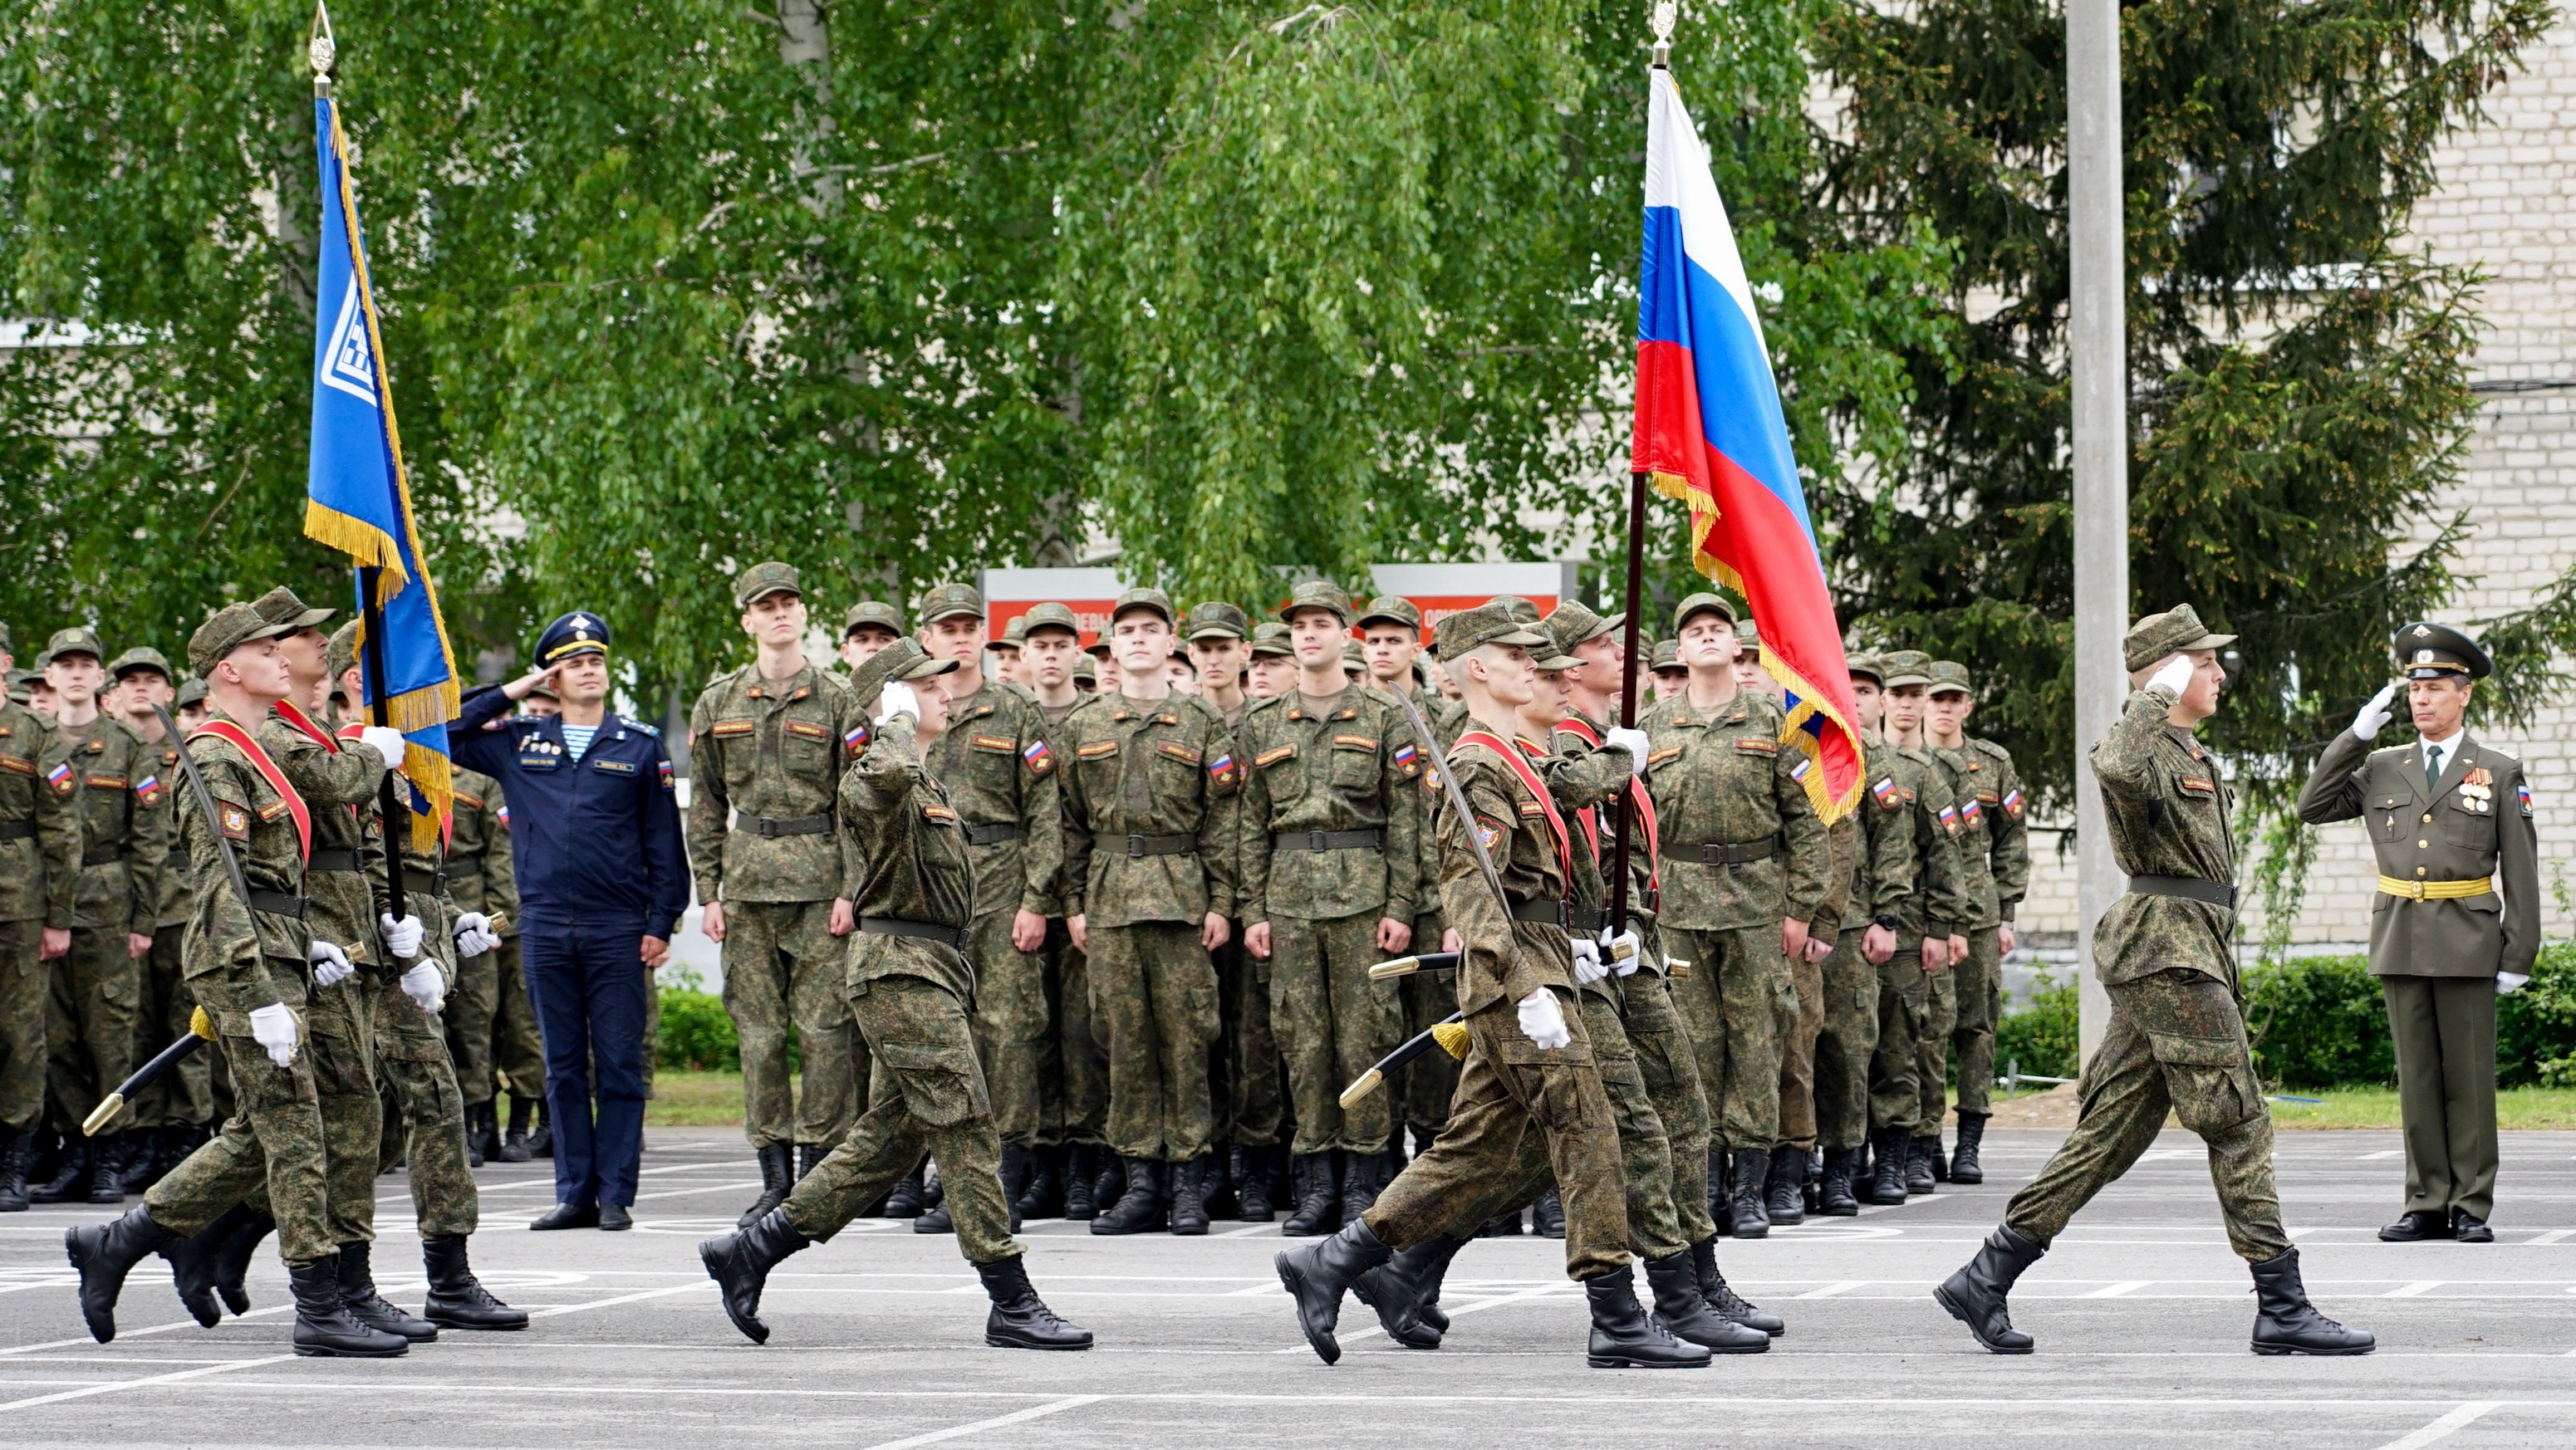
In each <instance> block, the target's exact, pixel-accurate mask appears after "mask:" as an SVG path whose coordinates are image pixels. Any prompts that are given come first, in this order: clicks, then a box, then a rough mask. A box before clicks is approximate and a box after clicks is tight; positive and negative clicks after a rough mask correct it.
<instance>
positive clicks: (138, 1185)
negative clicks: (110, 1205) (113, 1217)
mask: <svg viewBox="0 0 2576 1450" xmlns="http://www.w3.org/2000/svg"><path fill="white" fill-rule="evenodd" d="M116 1137H117V1149H116V1191H117V1196H118V1197H119V1198H120V1199H122V1198H124V1197H126V1196H128V1195H131V1194H137V1193H141V1192H142V1191H143V1190H145V1189H147V1188H150V1187H151V1186H152V1185H153V1184H154V1183H156V1182H159V1181H160V1178H161V1173H162V1166H163V1156H162V1149H161V1130H160V1129H159V1128H133V1129H129V1130H127V1131H125V1132H122V1133H119V1134H117V1135H116Z"/></svg>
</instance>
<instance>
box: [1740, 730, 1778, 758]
mask: <svg viewBox="0 0 2576 1450" xmlns="http://www.w3.org/2000/svg"><path fill="white" fill-rule="evenodd" d="M1735 748H1736V749H1738V750H1741V751H1743V752H1744V753H1745V754H1747V755H1777V754H1779V753H1780V742H1779V741H1777V740H1773V739H1770V738H1769V737H1767V736H1761V735H1738V736H1736V737H1735Z"/></svg>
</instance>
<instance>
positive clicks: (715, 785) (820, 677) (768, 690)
mask: <svg viewBox="0 0 2576 1450" xmlns="http://www.w3.org/2000/svg"><path fill="white" fill-rule="evenodd" d="M689 732H690V736H691V739H692V744H691V745H690V749H691V751H693V752H694V754H693V756H692V759H691V763H690V767H689V812H688V817H687V820H686V821H685V822H684V823H683V824H684V835H685V837H686V839H687V843H688V849H689V859H690V861H692V862H693V863H695V865H696V869H697V885H698V899H699V900H700V901H830V900H832V899H833V898H835V897H844V898H846V897H849V896H851V895H852V893H853V892H854V891H855V890H856V889H857V888H856V882H857V876H858V868H857V863H856V862H855V861H853V860H851V859H850V858H849V856H848V853H847V852H846V851H845V850H844V849H843V846H844V843H843V842H842V841H841V839H840V835H839V833H838V832H836V831H834V830H833V829H832V801H833V792H834V790H835V789H836V788H837V787H838V785H839V783H840V779H841V769H842V766H843V765H844V764H845V763H846V762H847V761H848V760H849V759H850V758H852V757H854V756H856V755H857V754H858V753H859V752H860V751H861V750H863V749H865V748H866V746H867V740H868V718H867V716H866V714H865V713H864V712H862V711H861V710H860V708H859V703H858V701H856V700H854V699H852V698H851V697H850V692H849V689H848V687H846V686H843V685H839V684H835V683H834V682H833V681H832V679H831V677H830V676H829V675H827V674H826V673H825V672H824V671H822V670H819V669H817V668H815V667H814V666H812V665H810V664H809V665H807V666H806V667H805V668H804V669H803V670H802V671H800V672H798V674H797V675H796V677H795V678H794V679H792V680H787V681H783V682H780V681H770V680H764V679H762V678H761V675H760V666H759V665H757V664H749V665H744V666H743V667H742V668H741V669H738V670H735V671H733V672H732V673H731V674H727V675H723V676H720V677H719V678H718V679H717V680H716V682H715V683H713V684H711V685H709V686H707V688H706V690H705V692H704V693H702V694H700V695H699V696H698V703H697V706H696V708H694V709H692V710H691V711H690V712H689ZM763 822H768V823H771V824H768V825H764V824H762V823H763Z"/></svg>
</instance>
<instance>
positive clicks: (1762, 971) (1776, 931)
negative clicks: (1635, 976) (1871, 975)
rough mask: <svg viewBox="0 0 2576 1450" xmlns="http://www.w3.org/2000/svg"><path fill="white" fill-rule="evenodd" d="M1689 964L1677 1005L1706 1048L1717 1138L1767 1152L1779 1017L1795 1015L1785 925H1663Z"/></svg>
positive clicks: (1776, 1131)
mask: <svg viewBox="0 0 2576 1450" xmlns="http://www.w3.org/2000/svg"><path fill="white" fill-rule="evenodd" d="M1664 936H1665V939H1666V941H1667V942H1668V944H1669V950H1670V951H1671V952H1672V954H1673V955H1674V956H1677V957H1680V958H1682V959H1683V960H1684V961H1687V962H1689V963H1690V966H1689V967H1688V968H1687V969H1686V970H1685V971H1684V972H1683V973H1682V974H1679V975H1676V976H1675V977H1674V979H1673V1006H1674V1007H1675V1008H1677V1009H1679V1011H1680V1013H1681V1020H1682V1027H1683V1029H1684V1030H1685V1031H1687V1032H1688V1033H1689V1034H1690V1039H1691V1045H1692V1046H1693V1048H1695V1049H1696V1050H1697V1051H1698V1053H1699V1082H1700V1090H1701V1091H1702V1092H1704V1093H1706V1094H1707V1095H1708V1106H1709V1111H1710V1113H1711V1115H1712V1116H1713V1118H1714V1121H1715V1126H1714V1128H1713V1129H1712V1137H1713V1138H1714V1139H1715V1144H1714V1146H1722V1147H1725V1148H1727V1149H1729V1150H1731V1151H1735V1152H1742V1151H1744V1150H1746V1149H1752V1148H1759V1149H1762V1150H1763V1151H1765V1152H1768V1151H1769V1150H1770V1148H1771V1145H1772V1144H1773V1143H1774V1142H1776V1141H1778V1139H1779V1136H1780V1037H1781V1032H1780V1023H1781V1020H1782V1017H1783V1015H1784V1004H1787V1006H1786V1011H1787V1014H1788V1015H1792V1016H1794V1015H1795V1010H1796V1009H1795V1003H1794V1001H1793V997H1794V991H1795V989H1794V988H1792V987H1791V986H1790V984H1789V963H1788V960H1787V959H1786V958H1784V957H1782V956H1781V955H1780V925H1779V923H1777V922H1773V923H1771V924H1769V925H1767V926H1748V927H1741V928H1737V929H1733V930H1727V931H1683V930H1678V929H1676V928H1672V927H1666V928H1665V929H1664Z"/></svg>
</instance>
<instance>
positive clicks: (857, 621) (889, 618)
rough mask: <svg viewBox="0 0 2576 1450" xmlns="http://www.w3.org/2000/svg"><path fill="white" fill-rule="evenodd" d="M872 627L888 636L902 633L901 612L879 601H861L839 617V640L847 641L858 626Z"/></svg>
mask: <svg viewBox="0 0 2576 1450" xmlns="http://www.w3.org/2000/svg"><path fill="white" fill-rule="evenodd" d="M863 624H869V625H874V626H876V627H877V628H879V629H882V630H884V631H885V632H886V633H888V634H901V633H903V611H902V610H900V609H897V608H895V607H894V606H893V605H891V604H888V603H886V602H885V601H883V600H879V599H862V600H860V601H859V602H858V603H856V604H853V605H851V606H850V612H849V613H847V614H844V615H842V616H841V638H843V639H848V638H849V637H850V633H851V631H853V630H855V629H857V628H858V627H859V626H860V625H863Z"/></svg>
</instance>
